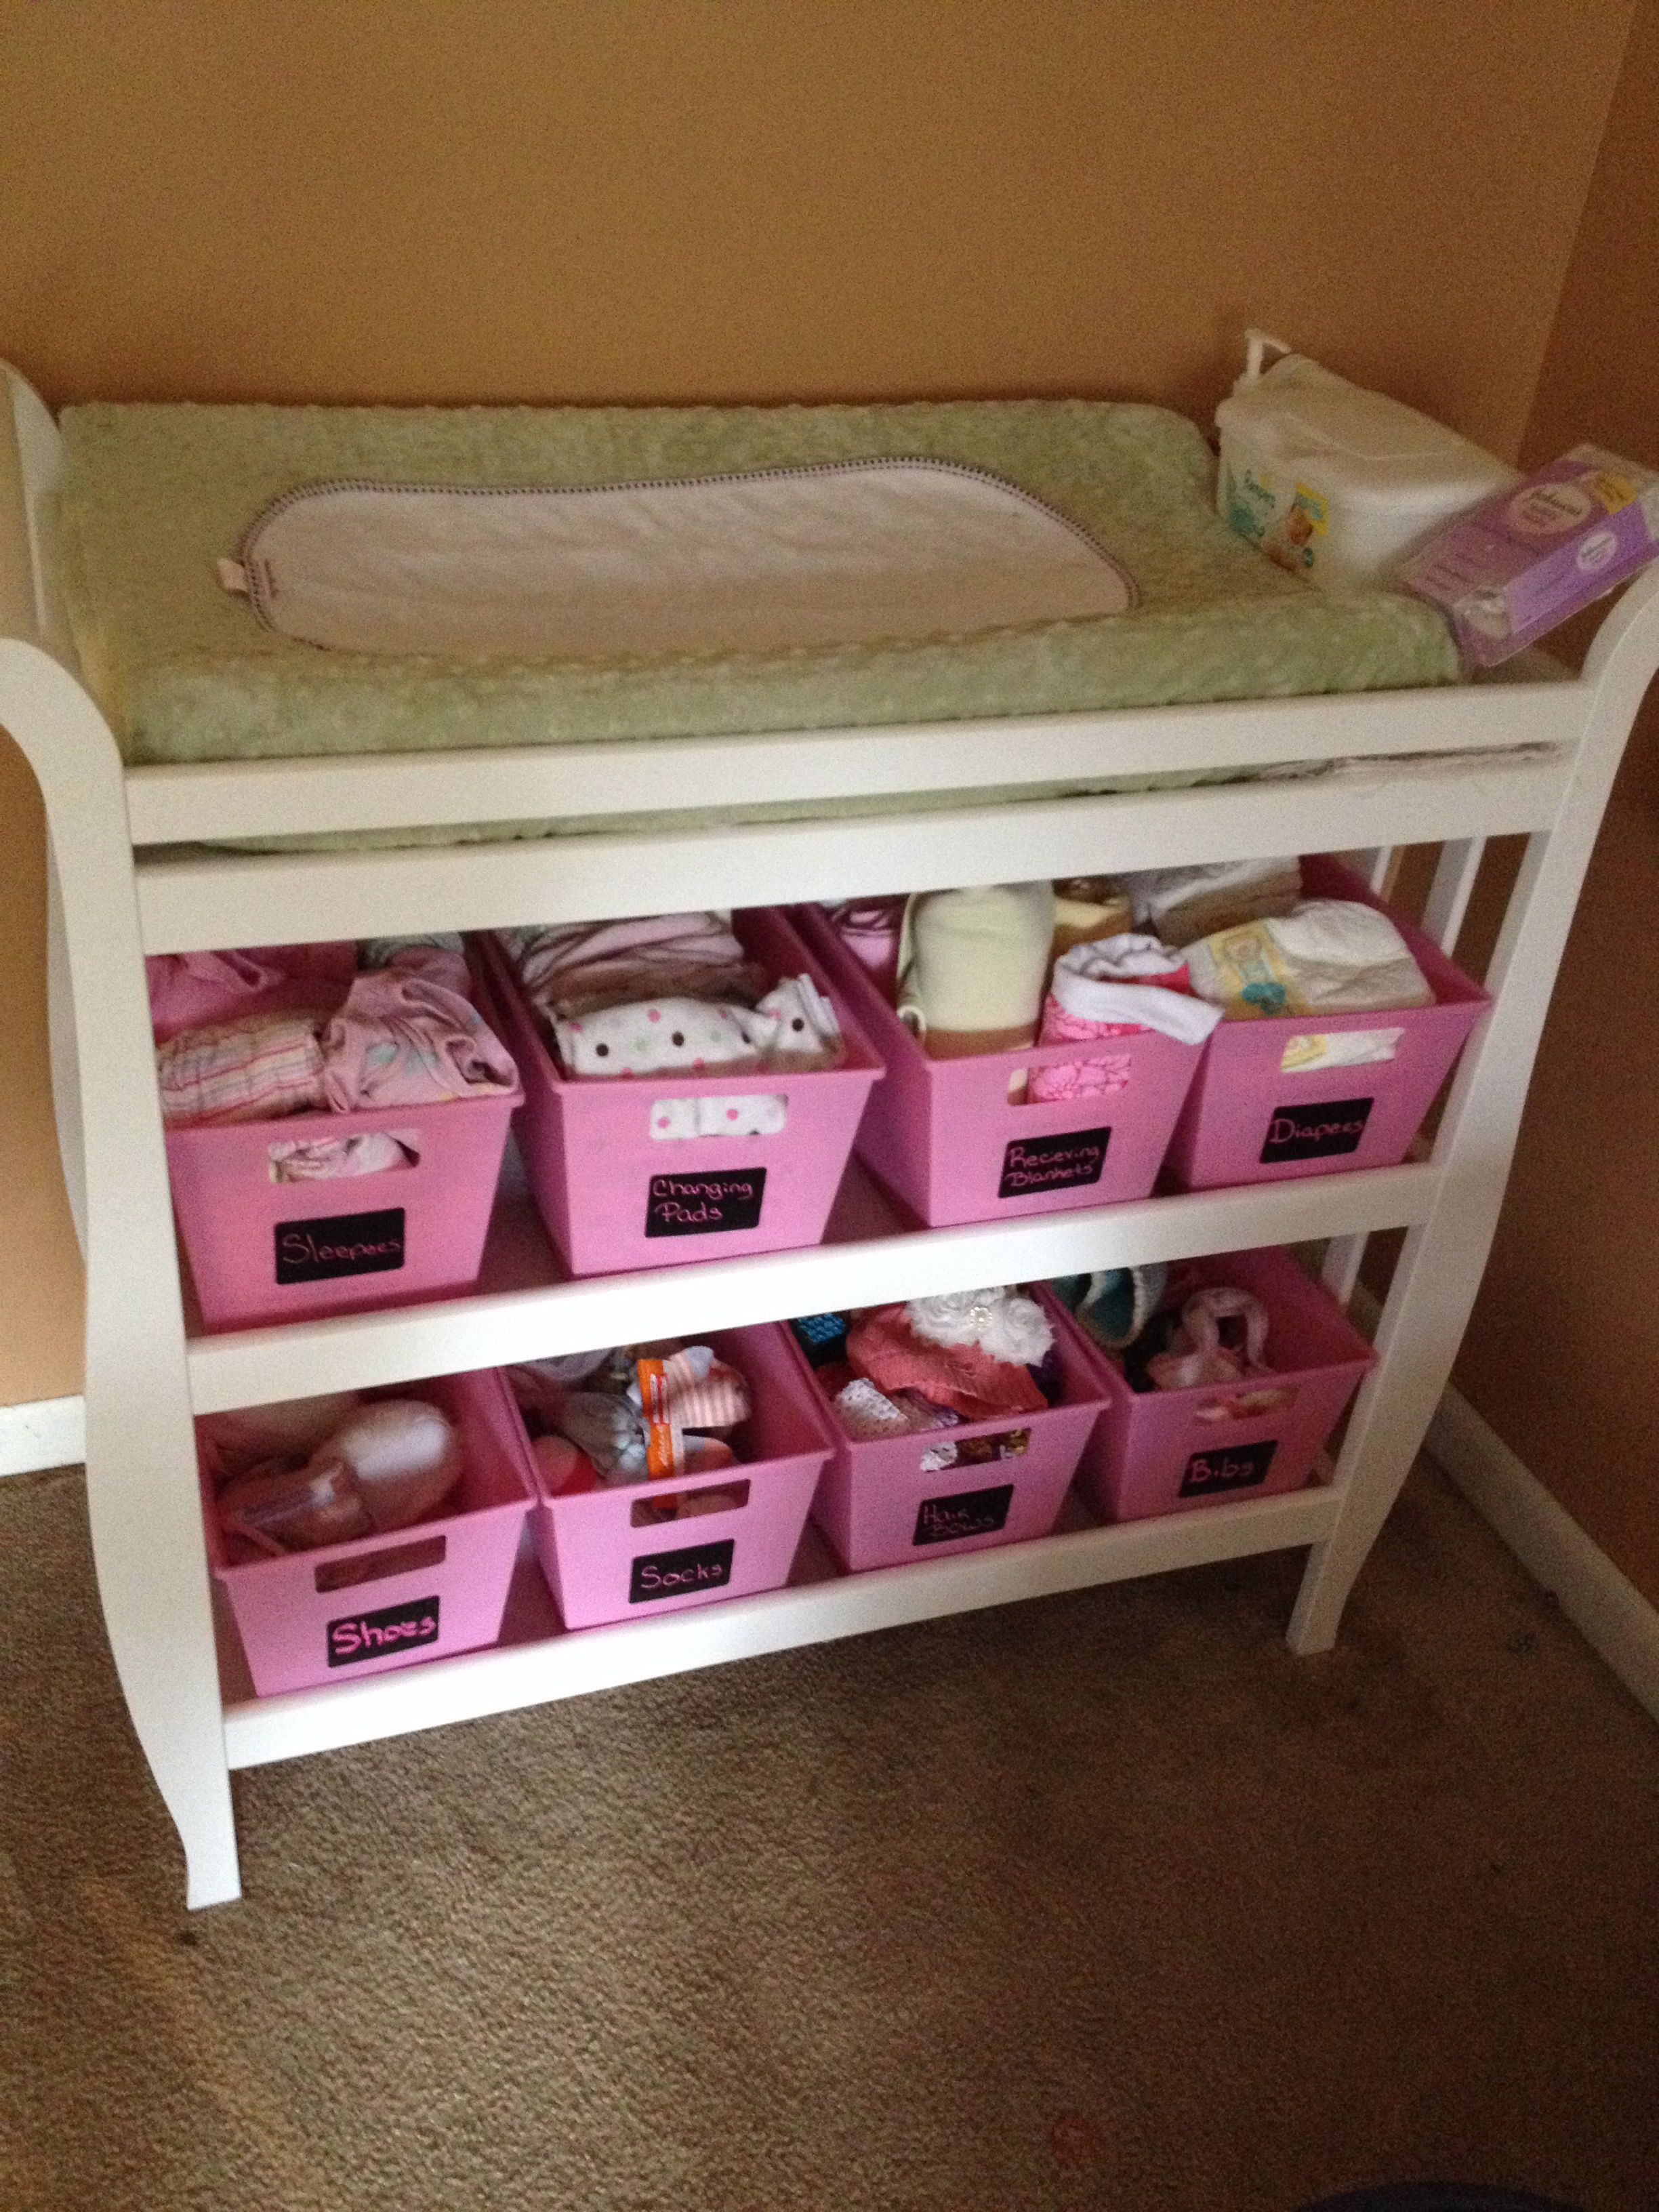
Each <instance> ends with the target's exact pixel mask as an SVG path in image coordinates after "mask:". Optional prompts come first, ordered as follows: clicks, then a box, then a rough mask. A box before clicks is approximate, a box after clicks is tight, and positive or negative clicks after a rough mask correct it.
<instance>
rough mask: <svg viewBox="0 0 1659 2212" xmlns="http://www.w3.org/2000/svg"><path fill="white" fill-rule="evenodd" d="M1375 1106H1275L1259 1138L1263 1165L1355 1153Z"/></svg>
mask: <svg viewBox="0 0 1659 2212" xmlns="http://www.w3.org/2000/svg"><path fill="white" fill-rule="evenodd" d="M1375 1105H1376V1099H1375V1098H1328V1099H1327V1100H1326V1101H1325V1103H1323V1104H1322V1105H1320V1106H1275V1107H1274V1108H1273V1119H1272V1120H1271V1121H1269V1122H1268V1124H1267V1135H1266V1137H1265V1138H1264V1139H1262V1145H1261V1164H1262V1166H1263V1167H1264V1168H1265V1167H1273V1165H1274V1164H1276V1163H1277V1162H1279V1160H1325V1159H1331V1158H1334V1157H1335V1155H1336V1154H1337V1153H1338V1152H1358V1150H1359V1139H1361V1138H1362V1137H1363V1136H1364V1133H1365V1124H1366V1122H1367V1121H1370V1115H1371V1109H1372V1107H1373V1106H1375Z"/></svg>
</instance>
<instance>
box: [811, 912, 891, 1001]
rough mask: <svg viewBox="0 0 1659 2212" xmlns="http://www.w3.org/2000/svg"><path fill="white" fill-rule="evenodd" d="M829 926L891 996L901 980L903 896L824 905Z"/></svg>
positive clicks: (877, 984)
mask: <svg viewBox="0 0 1659 2212" xmlns="http://www.w3.org/2000/svg"><path fill="white" fill-rule="evenodd" d="M824 911H825V914H826V915H827V916H828V918H829V927H831V928H832V929H833V930H834V931H835V933H836V935H837V936H838V937H839V938H840V939H841V941H842V944H843V945H845V946H846V947H847V950H848V951H849V952H850V953H851V954H852V956H853V957H854V960H856V961H857V962H858V963H859V965H860V968H866V969H868V970H869V971H870V974H871V976H872V978H873V980H874V981H875V983H876V986H877V987H878V989H879V990H880V992H881V994H882V996H883V997H884V998H886V999H890V998H891V997H892V996H893V993H894V990H895V987H896V984H897V981H898V957H899V924H900V922H901V921H902V919H903V915H904V901H903V899H902V898H876V899H845V900H842V902H840V903H839V904H835V905H826V907H825V908H824Z"/></svg>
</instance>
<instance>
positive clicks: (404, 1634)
mask: <svg viewBox="0 0 1659 2212" xmlns="http://www.w3.org/2000/svg"><path fill="white" fill-rule="evenodd" d="M437 1640H438V1601H437V1599H436V1598H435V1597H414V1598H410V1601H409V1602H408V1603H407V1604H406V1605H388V1606H383V1607H381V1608H380V1612H379V1613H347V1614H345V1615H344V1616H343V1618H342V1619H340V1620H331V1621H330V1623H329V1624H328V1663H329V1665H330V1666H331V1667H357V1666H361V1665H362V1662H363V1661H364V1660H365V1659H384V1658H385V1657H386V1654H387V1653H388V1652H389V1651H413V1650H416V1648H417V1647H418V1646H419V1645H421V1644H435V1643H436V1642H437Z"/></svg>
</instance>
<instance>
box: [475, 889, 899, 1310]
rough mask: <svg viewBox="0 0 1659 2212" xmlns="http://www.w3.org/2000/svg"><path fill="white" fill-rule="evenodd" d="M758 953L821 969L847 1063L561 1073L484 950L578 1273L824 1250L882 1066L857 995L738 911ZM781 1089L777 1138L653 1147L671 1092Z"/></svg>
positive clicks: (790, 940) (525, 1117) (531, 1135)
mask: <svg viewBox="0 0 1659 2212" xmlns="http://www.w3.org/2000/svg"><path fill="white" fill-rule="evenodd" d="M732 927H733V928H734V929H735V930H736V932H737V933H738V937H739V938H740V939H742V941H743V943H744V947H745V948H746V950H747V951H750V953H752V954H753V956H754V957H755V958H756V959H757V960H759V961H762V962H763V963H765V965H766V966H767V967H768V968H769V969H770V970H771V971H772V973H773V974H774V975H803V974H804V975H811V977H812V979H813V981H815V982H816V983H817V985H818V987H819V988H820V989H822V990H824V991H826V992H828V993H829V996H830V997H831V998H832V999H833V1000H834V1002H835V1006H836V1014H837V1016H838V1017H839V1018H840V1021H841V1025H842V1036H843V1037H844V1039H845V1041H846V1045H847V1057H846V1059H845V1060H844V1061H843V1062H842V1065H841V1066H839V1067H836V1068H821V1069H817V1070H813V1071H811V1072H810V1073H805V1074H800V1075H780V1074H772V1073H768V1072H765V1071H761V1072H759V1073H755V1072H750V1073H744V1074H741V1075H735V1074H730V1073H728V1074H719V1073H716V1074H714V1075H702V1076H686V1075H680V1074H675V1073H667V1074H663V1075H641V1076H627V1075H624V1076H617V1077H614V1078H612V1079H611V1080H610V1081H608V1082H599V1081H594V1080H592V1079H588V1080H586V1081H572V1080H569V1079H567V1078H566V1077H564V1076H562V1074H561V1073H559V1070H558V1068H557V1066H556V1064H555V1061H554V1059H553V1055H552V1054H551V1052H550V1050H549V1048H548V1047H547V1045H546V1043H545V1042H544V1041H543V1033H542V1024H541V1019H540V1017H539V1016H538V1014H536V1013H535V1012H534V1011H533V1010H532V1008H531V1007H530V1006H527V1005H526V1001H525V1000H524V999H523V998H522V997H521V995H520V992H519V988H518V985H517V982H516V981H515V979H514V978H513V974H512V970H511V968H510V966H509V964H508V963H507V959H506V957H505V956H504V954H503V953H502V951H501V948H500V946H499V945H496V944H495V941H494V940H493V939H488V938H487V939H482V940H481V942H480V947H479V949H480V951H481V953H482V955H483V963H484V968H485V972H486V975H487V978H488V981H489V987H490V1000H491V1018H492V1019H495V1020H497V1021H498V1022H499V1024H500V1030H501V1037H502V1039H503V1041H504V1042H505V1043H506V1045H507V1050H508V1051H509V1052H510V1053H511V1054H513V1058H514V1060H517V1062H518V1064H519V1071H520V1075H521V1077H522V1078H523V1081H524V1091H525V1096H524V1105H523V1107H522V1109H521V1110H520V1115H519V1121H518V1137H519V1146H520V1151H521V1152H523V1154H524V1162H525V1171H526V1174H527V1176H529V1178H530V1186H531V1188H532V1191H533V1192H534V1193H535V1196H536V1202H537V1205H538V1206H539V1207H540V1209H541V1213H542V1218H543V1219H544V1221H545V1222H546V1224H547V1227H548V1232H549V1234H550V1236H551V1237H552V1239H553V1241H554V1243H556V1245H557V1246H558V1248H559V1252H560V1254H561V1256H562V1258H563V1261H564V1263H565V1265H566V1267H568V1268H569V1270H570V1272H571V1273H572V1274H573V1275H606V1274H614V1273H617V1272H618V1271H619V1270H621V1269H623V1268H629V1267H671V1266H674V1265H676V1264H678V1263H681V1262H684V1261H690V1260H711V1259H721V1260H724V1259H733V1258H737V1257H738V1256H739V1255H742V1254H744V1253H749V1252H782V1251H787V1250H789V1249H791V1248H792V1247H794V1246H798V1245H803V1244H816V1243H818V1242H819V1240H820V1239H821V1238H822V1237H823V1225H824V1222H825V1221H826V1219H827V1218H829V1208H830V1206H831V1205H832V1204H833V1202H834V1200H835V1196H836V1189H837V1188H838V1186H839V1184H840V1182H841V1178H842V1171H843V1170H844V1169H845V1168H846V1165H847V1158H848V1153H849V1152H851V1150H852V1146H853V1132H854V1129H856V1128H857V1127H858V1123H859V1117H860V1115H861V1114H862V1113H863V1111H864V1108H865V1103H866V1099H867V1098H868V1097H869V1095H870V1086H871V1085H872V1084H873V1083H874V1082H875V1081H876V1079H877V1078H878V1076H879V1074H880V1073H881V1062H880V1061H879V1060H878V1059H877V1058H876V1056H875V1054H874V1053H872V1051H871V1049H870V1047H869V1045H868V1043H867V1042H866V1040H865V1036H864V1033H863V1031H862V1030H861V1029H860V1026H859V1024H858V1023H857V1022H856V1021H855V1020H854V1019H852V1018H850V1016H849V1013H848V1005H847V998H846V994H844V993H843V992H842V990H840V989H839V988H837V987H836V986H835V985H834V984H833V983H832V981H831V979H830V977H829V975H827V974H826V973H825V972H824V970H823V968H822V967H821V966H820V964H819V963H818V962H817V961H816V960H814V959H813V958H812V957H811V956H810V955H809V953H808V951H807V949H806V947H805V945H803V944H802V943H801V940H800V939H799V937H798V936H797V935H796V933H795V932H794V931H793V929H792V928H791V927H789V925H788V923H787V921H785V920H784V918H783V916H782V915H781V914H780V913H779V912H778V911H777V910H776V909H775V908H766V907H761V908H755V909H754V910H753V911H751V912H750V913H746V914H739V915H735V916H734V917H733V920H732ZM755 1093H769V1094H774V1093H775V1094H779V1095H781V1096H782V1097H783V1098H784V1099H785V1101H786V1102H787V1103H786V1105H785V1124H784V1127H782V1128H781V1130H779V1131H778V1132H777V1133H776V1134H775V1135H773V1136H766V1137H691V1138H687V1139H681V1140H678V1141H675V1142H664V1141H659V1140H657V1139H653V1135H652V1133H651V1131H652V1109H653V1103H655V1102H656V1101H657V1100H659V1099H667V1098H696V1097H746V1096H749V1095H751V1094H755Z"/></svg>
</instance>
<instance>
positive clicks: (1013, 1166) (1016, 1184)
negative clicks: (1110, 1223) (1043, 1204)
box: [997, 1128, 1112, 1198]
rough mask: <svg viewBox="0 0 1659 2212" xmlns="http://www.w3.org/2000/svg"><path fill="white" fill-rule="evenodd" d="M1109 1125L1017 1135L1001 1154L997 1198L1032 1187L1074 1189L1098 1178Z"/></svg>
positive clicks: (1013, 1195)
mask: <svg viewBox="0 0 1659 2212" xmlns="http://www.w3.org/2000/svg"><path fill="white" fill-rule="evenodd" d="M1111 1140H1112V1133H1111V1131H1110V1129H1109V1128H1108V1129H1062V1130H1060V1132H1059V1133H1058V1134H1057V1135H1055V1136H1052V1137H1016V1138H1015V1139H1013V1141H1012V1144H1010V1145H1009V1146H1007V1148H1006V1151H1005V1152H1004V1153H1003V1155H1002V1181H1001V1182H1000V1183H999V1184H998V1185H997V1196H998V1197H999V1198H1025V1197H1029V1196H1030V1194H1031V1193H1032V1192H1033V1191H1039V1190H1075V1189H1077V1188H1079V1186H1080V1185H1082V1184H1084V1183H1090V1182H1099V1181H1100V1171H1101V1170H1102V1169H1103V1167H1104V1166H1105V1164H1106V1147H1107V1146H1108V1145H1109V1144H1110V1142H1111Z"/></svg>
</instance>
